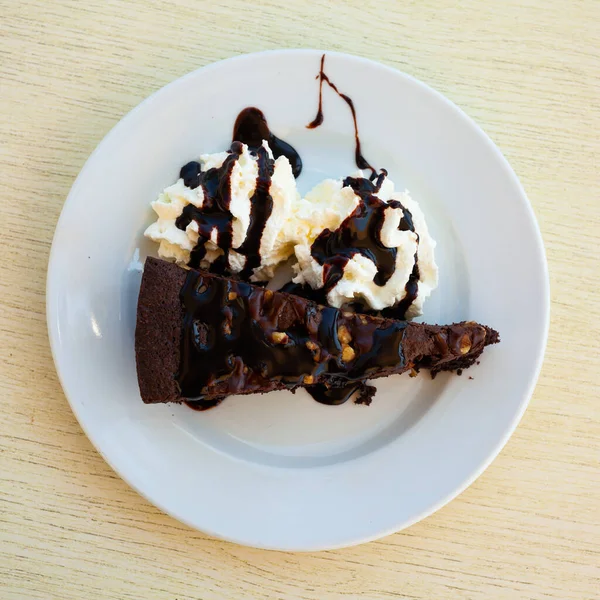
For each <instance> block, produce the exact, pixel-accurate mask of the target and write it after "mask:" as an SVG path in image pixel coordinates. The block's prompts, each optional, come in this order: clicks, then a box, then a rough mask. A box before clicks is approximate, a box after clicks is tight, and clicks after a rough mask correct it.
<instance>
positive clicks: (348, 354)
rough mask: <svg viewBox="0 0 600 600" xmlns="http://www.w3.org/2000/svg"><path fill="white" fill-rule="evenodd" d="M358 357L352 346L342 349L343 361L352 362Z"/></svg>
mask: <svg viewBox="0 0 600 600" xmlns="http://www.w3.org/2000/svg"><path fill="white" fill-rule="evenodd" d="M355 356H356V352H354V350H353V349H352V348H351V347H350V346H344V347H343V349H342V360H343V361H344V362H350V361H351V360H352V359H353V358H354V357H355Z"/></svg>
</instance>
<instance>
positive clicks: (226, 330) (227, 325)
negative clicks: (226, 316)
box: [223, 321, 231, 335]
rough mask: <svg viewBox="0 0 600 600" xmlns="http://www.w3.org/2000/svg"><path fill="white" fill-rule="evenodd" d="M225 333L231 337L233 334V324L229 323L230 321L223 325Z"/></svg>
mask: <svg viewBox="0 0 600 600" xmlns="http://www.w3.org/2000/svg"><path fill="white" fill-rule="evenodd" d="M223 333H224V334H225V335H230V334H231V323H229V321H225V322H224V323H223Z"/></svg>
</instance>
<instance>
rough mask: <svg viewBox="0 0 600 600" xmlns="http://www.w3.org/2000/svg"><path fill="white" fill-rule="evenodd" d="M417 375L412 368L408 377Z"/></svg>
mask: <svg viewBox="0 0 600 600" xmlns="http://www.w3.org/2000/svg"><path fill="white" fill-rule="evenodd" d="M417 375H418V373H417V372H416V371H415V370H414V369H411V370H410V373H409V377H416V376H417Z"/></svg>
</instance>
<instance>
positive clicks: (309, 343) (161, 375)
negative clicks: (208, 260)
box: [135, 258, 499, 407]
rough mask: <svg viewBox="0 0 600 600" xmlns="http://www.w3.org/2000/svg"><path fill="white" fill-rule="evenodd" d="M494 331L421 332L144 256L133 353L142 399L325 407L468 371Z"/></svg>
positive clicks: (423, 328)
mask: <svg viewBox="0 0 600 600" xmlns="http://www.w3.org/2000/svg"><path fill="white" fill-rule="evenodd" d="M498 341H499V336H498V333H497V332H496V331H494V330H493V329H491V328H489V327H486V326H484V325H479V324H477V323H474V322H463V323H455V324H453V325H443V326H440V325H425V324H420V323H410V322H406V321H397V320H393V319H385V318H380V317H372V316H368V315H363V314H359V313H353V312H345V311H341V310H338V309H336V308H330V307H325V306H320V305H318V304H315V303H314V302H312V301H310V300H306V299H305V298H301V297H299V296H295V295H293V294H287V293H283V292H273V291H270V290H266V289H264V288H262V287H258V286H255V285H252V284H249V283H245V282H242V281H236V280H232V279H228V278H226V277H221V276H219V275H215V274H212V273H206V272H203V271H197V270H185V269H183V268H181V267H179V266H177V265H175V264H173V263H169V262H166V261H162V260H158V259H155V258H148V259H147V260H146V264H145V269H144V275H143V278H142V284H141V288H140V294H139V300H138V311H137V326H136V332H135V352H136V363H137V373H138V381H139V386H140V392H141V396H142V400H143V401H144V402H146V403H157V402H182V401H193V402H197V403H198V404H199V406H206V407H208V406H212V405H214V404H217V403H218V402H219V401H220V400H222V399H223V398H225V397H226V396H228V395H231V394H251V393H262V392H270V391H272V390H281V389H289V390H294V389H295V388H297V387H300V386H301V387H306V388H307V389H308V390H309V391H310V392H311V393H312V395H313V396H314V397H315V398H316V399H318V400H320V401H322V402H325V403H330V404H337V403H340V402H342V401H344V400H346V399H347V398H348V397H349V396H350V395H352V392H354V391H356V390H358V391H359V392H360V394H361V395H360V396H359V398H360V400H361V401H363V402H365V403H369V401H370V396H371V395H372V389H369V388H368V387H367V386H365V381H366V380H369V379H376V378H378V377H385V376H387V375H391V374H394V373H402V372H404V371H409V370H417V371H418V370H419V369H429V370H430V371H431V373H432V374H433V375H435V374H436V373H437V372H439V371H443V370H458V369H465V368H467V367H469V366H471V365H472V364H473V363H474V362H475V361H476V359H477V358H478V357H479V355H480V354H481V353H482V351H483V349H484V348H485V346H487V345H489V344H494V343H496V342H498Z"/></svg>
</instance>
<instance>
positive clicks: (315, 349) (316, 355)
mask: <svg viewBox="0 0 600 600" xmlns="http://www.w3.org/2000/svg"><path fill="white" fill-rule="evenodd" d="M306 347H307V348H308V349H309V350H310V351H311V352H312V355H313V359H314V360H315V362H319V359H320V358H321V348H319V345H318V344H316V343H315V342H313V341H312V340H308V342H306Z"/></svg>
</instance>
